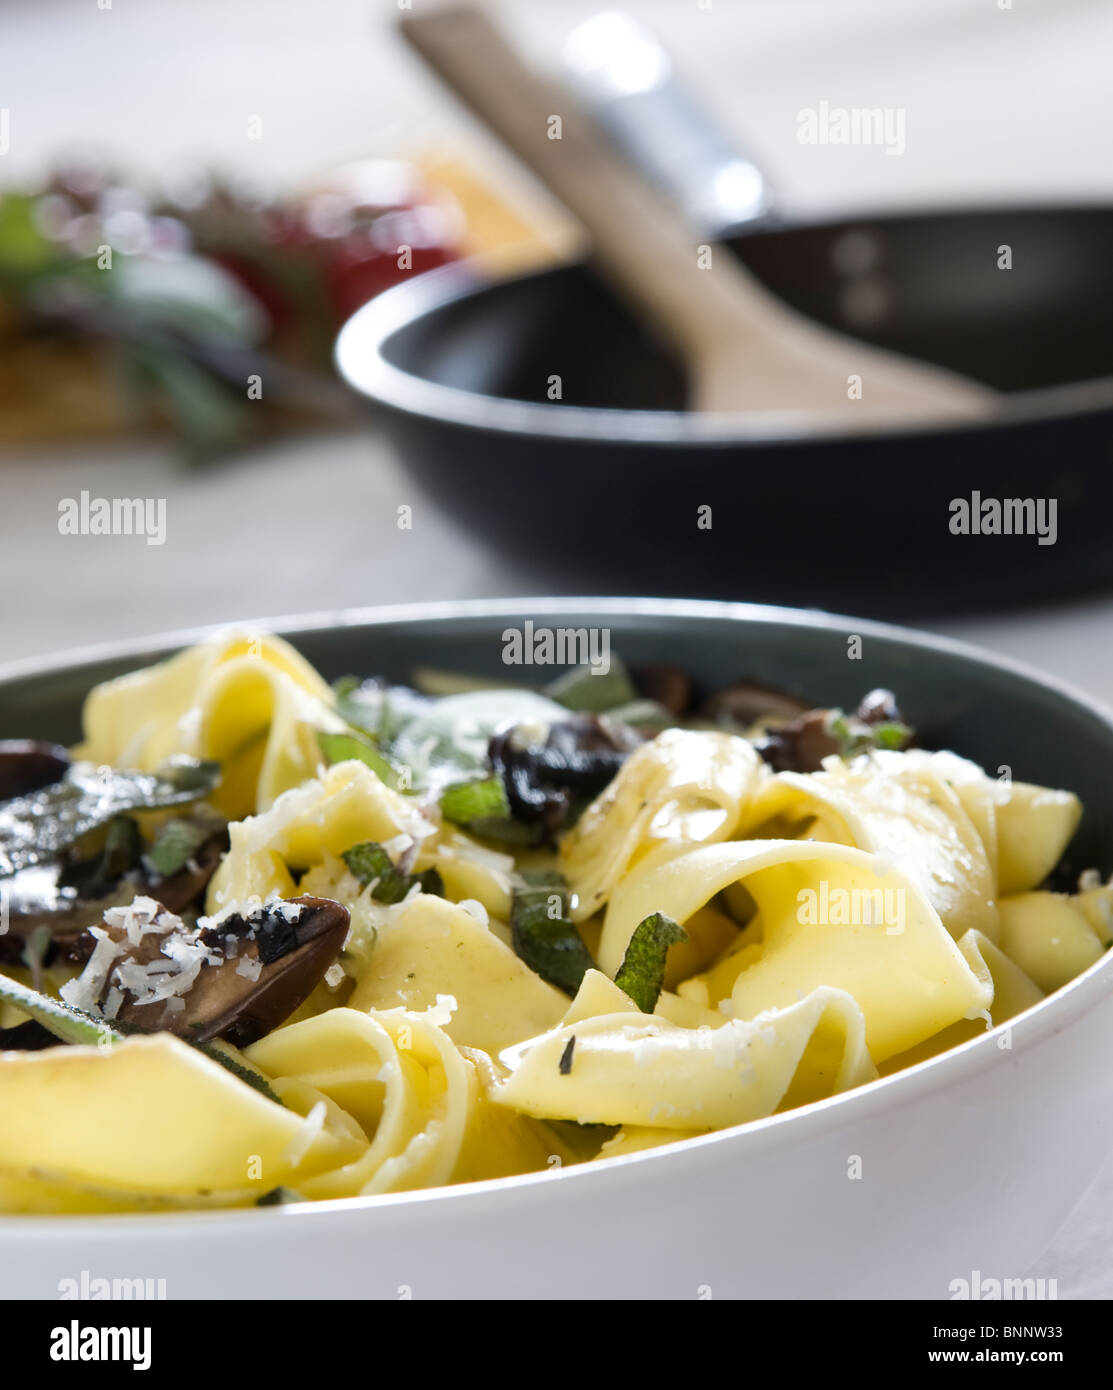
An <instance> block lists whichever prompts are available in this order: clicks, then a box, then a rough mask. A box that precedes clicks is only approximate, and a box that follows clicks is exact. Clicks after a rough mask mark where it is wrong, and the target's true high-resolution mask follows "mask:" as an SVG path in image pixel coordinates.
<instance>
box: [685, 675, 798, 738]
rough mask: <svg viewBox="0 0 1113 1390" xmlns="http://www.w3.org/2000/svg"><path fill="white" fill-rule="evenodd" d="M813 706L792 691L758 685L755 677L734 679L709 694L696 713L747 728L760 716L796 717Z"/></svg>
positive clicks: (768, 717) (771, 717) (718, 722)
mask: <svg viewBox="0 0 1113 1390" xmlns="http://www.w3.org/2000/svg"><path fill="white" fill-rule="evenodd" d="M813 708H814V706H812V705H809V704H807V703H805V701H803V700H800V699H797V697H796V696H795V695H790V694H788V692H787V691H784V690H777V689H775V688H774V687H773V686H771V685H762V684H761V683H760V682H759V681H737V682H736V683H735V684H734V685H728V686H727V687H726V688H725V689H724V690H718V691H716V692H715V694H714V695H711V696H709V697H708V698H707V699H706V700H705V701H704V702H703V704H702V705H701V706H700V709H699V713H700V715H701V716H702V717H703V718H704V719H711V720H714V722H715V723H716V724H728V725H735V726H737V727H738V728H740V729H748V728H750V727H751V725H753V724H757V723H758V722H759V721H761V720H764V719H799V718H800V717H801V716H802V715H805V714H808V713H809V712H810V711H811V710H812V709H813Z"/></svg>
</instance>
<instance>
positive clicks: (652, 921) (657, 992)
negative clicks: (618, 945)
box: [614, 912, 688, 1014]
mask: <svg viewBox="0 0 1113 1390" xmlns="http://www.w3.org/2000/svg"><path fill="white" fill-rule="evenodd" d="M687 940H688V933H687V932H686V931H685V930H684V928H683V927H682V926H681V925H680V924H679V923H678V922H674V921H673V919H672V918H671V917H666V916H665V914H664V913H663V912H654V913H653V914H652V915H651V916H649V917H646V918H645V920H644V921H642V922H639V923H638V925H637V926H636V927H635V928H634V935H633V936H632V937H631V938H630V944H629V945H628V946H627V947H626V954H625V955H624V956H623V958H622V964H621V965H620V966H619V967H618V974H617V975H616V976H615V977H614V982H615V984H616V985H617V986H618V987H619V989H621V990H624V991H625V992H626V993H627V994H628V995H629V996H630V998H631V999H632V1000H633V1001H634V1003H635V1004H637V1006H638V1008H639V1009H640V1010H641V1011H642V1013H643V1014H651V1013H652V1012H653V1010H654V1009H655V1008H656V1007H657V1000H658V999H659V998H660V996H661V986H662V985H663V984H664V980H665V957H666V956H667V955H668V953H669V947H670V946H675V945H676V943H677V942H678V941H687Z"/></svg>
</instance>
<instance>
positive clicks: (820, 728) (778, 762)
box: [754, 709, 842, 772]
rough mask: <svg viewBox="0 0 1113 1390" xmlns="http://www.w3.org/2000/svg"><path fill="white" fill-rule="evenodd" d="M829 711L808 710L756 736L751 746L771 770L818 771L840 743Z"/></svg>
mask: <svg viewBox="0 0 1113 1390" xmlns="http://www.w3.org/2000/svg"><path fill="white" fill-rule="evenodd" d="M830 716H831V711H830V710H826V709H813V710H809V711H808V712H807V714H804V715H802V716H801V717H800V718H799V719H793V720H791V721H790V722H789V723H787V724H782V725H780V726H779V727H778V728H776V729H770V730H769V731H768V732H767V733H766V734H764V735H763V736H762V737H761V738H759V739H757V740H756V741H755V743H754V747H755V748H756V749H757V751H758V752H759V753H760V754H761V756H762V757H763V758H764V759H765V761H766V762H767V763H768V764H769V766H770V767H771V768H772V769H773V771H774V772H819V771H820V770H821V768H822V767H823V759H824V758H828V757H830V756H831V754H832V753H838V752H839V751H840V749H841V747H842V745H841V744H840V742H839V740H838V739H837V738H836V737H835V735H834V734H833V733H832V732H831V729H830Z"/></svg>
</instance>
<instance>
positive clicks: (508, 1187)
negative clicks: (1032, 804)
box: [0, 597, 1113, 1241]
mask: <svg viewBox="0 0 1113 1390" xmlns="http://www.w3.org/2000/svg"><path fill="white" fill-rule="evenodd" d="M587 612H591V613H593V614H598V615H599V616H601V617H606V616H612V617H615V618H618V617H634V616H641V617H644V618H653V617H661V618H676V617H680V618H684V617H690V618H704V619H720V620H721V619H728V620H733V621H739V622H750V623H761V622H767V623H777V624H782V625H783V624H788V625H793V624H795V625H797V626H800V627H810V628H819V629H825V630H829V631H840V632H841V631H853V632H855V633H861V634H863V635H868V636H874V637H877V638H879V639H882V638H883V639H887V640H889V641H896V642H901V643H903V644H904V645H906V646H913V647H919V648H921V649H923V650H924V651H925V653H931V652H940V651H945V652H947V653H949V654H951V655H953V656H957V657H960V658H963V659H965V660H967V661H972V662H975V663H978V664H980V665H983V666H992V667H996V668H997V669H998V670H1000V671H1003V672H1006V673H1008V674H1009V675H1012V676H1014V677H1016V678H1018V679H1021V680H1024V681H1027V682H1032V683H1034V684H1036V685H1041V686H1043V687H1045V688H1047V689H1051V690H1053V691H1055V692H1057V693H1058V694H1060V695H1063V696H1065V697H1067V698H1068V699H1070V700H1072V701H1073V702H1074V703H1076V704H1077V705H1079V706H1081V707H1082V708H1083V709H1085V710H1087V711H1089V712H1090V713H1091V714H1093V715H1096V716H1097V717H1098V718H1099V719H1100V720H1101V721H1102V722H1103V723H1105V724H1107V725H1109V726H1110V727H1111V728H1113V711H1110V710H1109V709H1107V708H1105V707H1104V706H1103V705H1101V704H1100V703H1099V702H1097V701H1095V700H1092V699H1091V698H1090V697H1089V696H1088V695H1086V694H1084V693H1083V692H1081V691H1079V690H1076V689H1075V688H1073V687H1072V686H1070V685H1069V684H1067V683H1066V682H1063V681H1059V680H1057V679H1054V678H1051V677H1047V676H1044V675H1042V674H1040V673H1039V672H1036V671H1034V670H1033V669H1031V668H1030V667H1027V666H1025V665H1024V664H1023V663H1021V662H1017V661H1014V660H1012V659H1011V658H1007V657H1002V656H997V655H994V654H991V653H988V652H983V651H982V650H981V649H979V648H977V647H974V646H972V645H969V644H967V643H964V642H957V641H954V640H953V639H951V638H944V637H936V636H934V635H931V634H927V633H921V632H916V631H913V630H911V629H908V628H902V627H898V626H896V625H893V624H889V623H882V622H875V621H868V620H864V619H862V620H860V619H850V618H846V617H842V616H840V615H837V614H831V613H825V612H821V611H819V610H805V609H789V608H778V607H775V606H772V605H764V604H751V603H728V602H718V601H714V600H703V599H644V598H610V597H608V598H577V597H567V598H551V597H546V598H521V599H492V600H487V599H477V600H452V601H447V602H438V603H421V604H397V605H391V606H386V607H375V608H346V609H338V610H335V611H332V612H321V613H312V614H297V615H292V616H289V617H282V618H270V619H265V620H251V621H236V622H233V623H222V624H217V625H213V626H208V627H202V628H194V629H187V630H181V631H177V632H172V633H166V634H159V635H156V636H154V637H149V638H143V639H138V640H132V641H129V642H114V643H103V644H98V645H96V646H89V647H84V648H80V649H76V650H74V651H73V652H71V653H70V654H69V655H68V656H67V657H65V658H64V659H62V660H58V659H52V658H31V659H25V660H22V661H16V662H10V663H6V664H4V665H0V687H2V686H3V684H5V683H7V682H8V681H10V680H14V679H26V678H27V677H34V676H36V675H45V674H47V673H48V672H56V671H61V670H64V669H66V668H70V667H76V666H83V665H86V664H88V663H93V662H97V661H104V660H107V659H112V660H116V659H119V658H126V657H128V656H131V655H134V656H136V657H137V658H138V657H142V656H144V655H147V656H149V655H150V654H151V653H152V652H156V651H159V652H161V651H169V650H173V649H175V648H177V647H181V646H186V645H189V644H190V643H192V642H196V641H198V640H199V639H202V638H204V637H207V636H211V635H212V634H213V633H214V632H218V631H221V630H226V629H227V628H229V627H234V628H243V627H252V628H257V629H261V630H265V631H273V632H277V633H282V634H283V635H286V636H288V637H289V638H290V639H291V640H292V641H293V642H294V643H295V644H296V641H297V637H298V635H299V633H307V632H311V631H316V630H319V629H321V628H325V627H328V628H343V627H361V626H375V625H386V624H394V623H399V622H415V623H421V622H423V621H425V622H428V621H435V620H446V619H449V620H450V619H453V618H491V619H498V620H501V619H507V618H515V617H521V615H522V614H529V615H531V616H532V615H537V616H541V615H549V614H552V615H557V614H568V613H581V614H582V613H587ZM0 694H2V689H0ZM1111 990H1113V952H1107V953H1106V954H1105V955H1104V956H1103V957H1102V959H1101V960H1098V961H1095V962H1094V964H1093V965H1091V966H1090V967H1089V968H1088V969H1086V970H1084V971H1083V972H1082V974H1080V975H1078V976H1076V977H1075V979H1073V980H1071V981H1069V982H1068V983H1067V984H1066V985H1064V986H1062V988H1060V989H1059V990H1057V991H1056V992H1055V993H1054V994H1052V995H1049V996H1048V998H1046V999H1044V1000H1041V1001H1040V1003H1038V1004H1034V1005H1033V1006H1032V1007H1031V1008H1029V1009H1026V1010H1024V1012H1023V1013H1021V1014H1018V1015H1017V1016H1016V1017H1015V1018H1012V1019H1009V1020H1008V1021H1007V1022H1006V1023H1003V1024H998V1025H997V1026H996V1027H994V1028H991V1029H988V1030H987V1031H986V1032H985V1033H984V1034H982V1035H980V1036H979V1037H977V1038H972V1039H971V1040H970V1041H968V1042H965V1043H962V1044H960V1045H959V1046H958V1047H955V1048H952V1049H950V1050H949V1051H947V1052H944V1053H941V1054H940V1055H939V1056H937V1057H931V1058H928V1059H927V1060H926V1061H923V1062H918V1063H916V1064H915V1065H914V1066H911V1067H908V1068H906V1069H905V1070H903V1071H900V1072H895V1073H893V1074H892V1075H890V1076H886V1077H882V1078H881V1079H879V1080H877V1081H872V1082H868V1083H867V1084H866V1085H864V1086H860V1087H857V1088H856V1089H854V1090H851V1091H845V1092H843V1093H841V1094H840V1095H837V1096H831V1097H829V1098H827V1099H826V1100H820V1101H814V1102H812V1103H811V1104H809V1105H805V1106H801V1107H799V1108H798V1109H795V1110H790V1111H785V1112H783V1113H782V1114H778V1115H770V1116H768V1117H767V1118H765V1119H762V1120H753V1121H751V1122H749V1123H748V1124H744V1125H735V1126H733V1127H731V1128H729V1129H723V1130H715V1131H713V1132H712V1133H710V1134H706V1135H700V1136H698V1137H695V1138H687V1139H679V1140H677V1141H676V1142H675V1143H670V1144H666V1145H662V1146H660V1147H658V1148H653V1149H645V1150H641V1151H639V1152H636V1153H630V1154H622V1155H619V1156H617V1157H615V1158H612V1159H608V1160H606V1161H603V1162H594V1163H586V1164H581V1165H572V1166H569V1167H566V1168H560V1169H555V1170H546V1171H541V1172H534V1173H523V1174H520V1175H518V1176H515V1177H506V1178H491V1179H485V1180H483V1181H480V1182H473V1183H465V1184H461V1185H459V1186H456V1187H437V1188H427V1189H421V1190H418V1191H415V1192H399V1193H389V1194H385V1195H381V1196H374V1197H347V1198H335V1199H331V1200H329V1201H325V1202H318V1203H304V1204H297V1205H291V1206H286V1207H272V1208H264V1209H260V1208H254V1207H252V1208H231V1209H219V1210H204V1211H182V1212H165V1211H159V1212H126V1213H119V1214H109V1215H87V1216H84V1215H83V1216H76V1217H73V1216H48V1217H43V1216H37V1215H28V1216H18V1215H17V1216H5V1217H0V1234H2V1232H3V1231H4V1230H5V1229H9V1230H14V1229H16V1228H17V1227H18V1229H19V1230H20V1231H21V1232H24V1233H26V1232H27V1231H28V1230H29V1229H30V1230H31V1231H32V1232H33V1233H34V1235H35V1236H36V1238H38V1237H40V1236H41V1237H43V1238H45V1239H48V1240H49V1239H56V1240H63V1241H64V1240H65V1239H67V1238H68V1236H72V1231H73V1224H72V1223H73V1222H74V1221H79V1222H80V1224H81V1229H82V1230H83V1231H88V1230H91V1229H94V1228H117V1227H121V1226H132V1225H134V1223H136V1222H142V1223H144V1224H145V1225H148V1226H150V1227H152V1228H155V1227H157V1228H158V1229H159V1230H160V1231H161V1232H163V1233H169V1232H171V1231H180V1230H181V1229H182V1227H183V1225H184V1224H188V1225H189V1226H190V1228H191V1229H195V1228H196V1227H197V1226H204V1225H206V1224H209V1223H213V1222H219V1223H221V1224H222V1225H224V1224H226V1223H229V1222H234V1223H243V1224H244V1229H245V1232H246V1230H247V1227H248V1223H257V1222H259V1221H260V1220H264V1221H275V1220H279V1219H284V1220H289V1219H302V1220H304V1219H312V1218H317V1219H321V1218H324V1217H327V1216H330V1215H332V1214H336V1213H340V1212H345V1211H353V1210H359V1211H363V1210H366V1209H367V1208H369V1207H385V1206H395V1205H398V1204H407V1205H408V1204H413V1203H417V1202H422V1203H424V1202H449V1203H461V1202H467V1201H469V1200H471V1201H479V1200H481V1199H483V1198H485V1197H487V1196H488V1195H490V1194H493V1193H496V1192H510V1191H514V1192H517V1193H521V1192H523V1191H524V1190H525V1189H529V1188H531V1187H533V1186H536V1185H537V1184H560V1187H561V1189H562V1190H565V1191H568V1192H570V1193H574V1192H575V1191H576V1188H575V1187H571V1188H568V1187H567V1186H566V1185H568V1184H584V1183H600V1182H603V1183H607V1182H613V1181H618V1180H619V1179H618V1176H617V1175H618V1173H619V1170H622V1169H627V1168H629V1166H630V1165H635V1164H636V1165H643V1164H648V1165H652V1164H662V1163H663V1164H667V1163H668V1162H669V1159H670V1156H672V1155H674V1154H676V1152H677V1151H678V1149H679V1148H683V1149H684V1151H685V1152H693V1151H694V1150H696V1149H709V1148H712V1147H713V1146H715V1145H719V1144H723V1143H727V1142H730V1143H733V1144H735V1145H738V1146H739V1162H744V1161H745V1158H746V1156H747V1155H748V1154H754V1155H756V1154H757V1153H759V1152H761V1151H763V1150H765V1149H767V1148H769V1147H775V1146H776V1145H777V1144H779V1143H781V1142H782V1141H783V1142H791V1143H800V1142H805V1141H807V1140H808V1139H809V1138H810V1137H812V1136H814V1135H816V1134H818V1133H821V1132H824V1131H829V1130H833V1129H837V1128H838V1127H840V1126H841V1125H844V1124H849V1123H851V1122H857V1121H861V1120H864V1119H866V1118H868V1117H870V1116H872V1115H874V1114H876V1113H877V1112H878V1110H881V1109H884V1108H885V1107H886V1106H889V1107H896V1106H903V1105H906V1104H909V1103H911V1102H912V1101H914V1100H916V1099H918V1098H922V1097H924V1096H926V1095H928V1094H931V1093H932V1092H935V1091H937V1090H939V1089H941V1088H942V1087H945V1086H948V1085H950V1084H952V1083H955V1082H957V1081H958V1080H959V1079H960V1078H964V1077H970V1076H972V1075H973V1074H975V1073H977V1072H979V1071H982V1070H984V1069H986V1068H987V1067H989V1066H992V1065H993V1064H994V1062H995V1060H997V1059H998V1056H999V1052H1000V1048H999V1041H1000V1039H1001V1038H1002V1036H1003V1035H1004V1034H1005V1033H1006V1032H1008V1033H1009V1034H1010V1035H1011V1046H1010V1049H1009V1050H1010V1052H1013V1053H1016V1052H1019V1051H1021V1050H1023V1049H1025V1048H1027V1047H1030V1046H1032V1045H1034V1044H1036V1043H1038V1042H1039V1041H1041V1039H1043V1038H1045V1037H1046V1036H1048V1035H1049V1034H1050V1033H1054V1032H1057V1031H1060V1030H1061V1029H1062V1028H1064V1027H1066V1026H1068V1025H1069V1024H1070V1023H1071V1022H1073V1021H1074V1020H1076V1019H1078V1018H1080V1017H1082V1016H1083V1015H1084V1014H1086V1013H1088V1012H1089V1011H1090V1010H1091V1009H1092V1008H1094V1007H1095V1006H1096V1005H1097V1004H1098V1003H1100V1002H1101V1000H1102V999H1104V998H1105V997H1106V996H1107V995H1108V994H1109V992H1110V991H1111ZM256 1229H257V1227H256ZM152 1234H154V1229H152Z"/></svg>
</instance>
